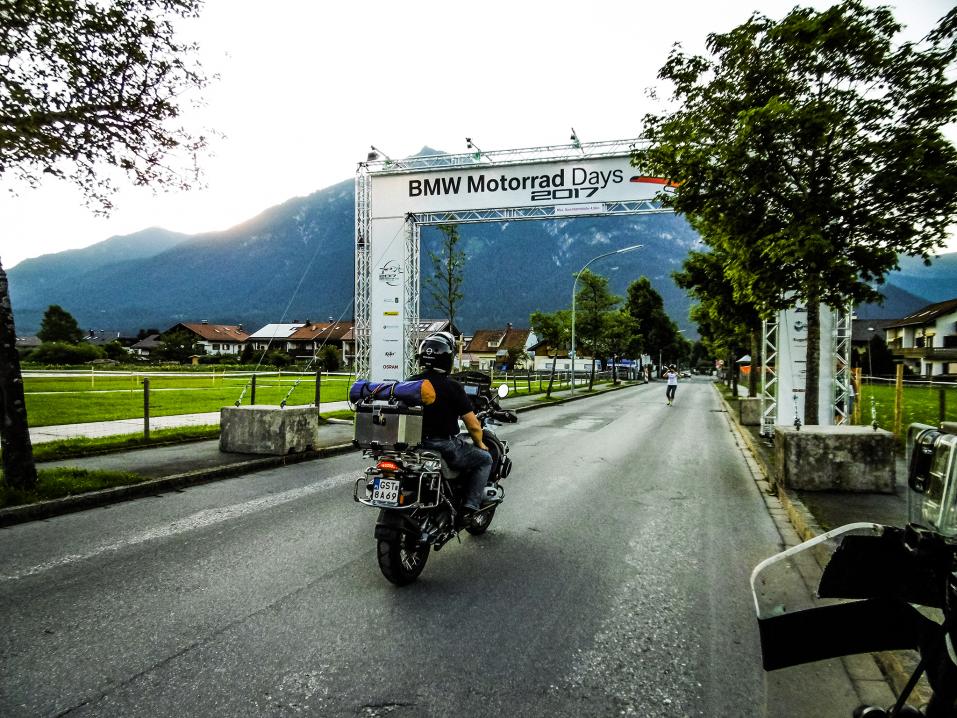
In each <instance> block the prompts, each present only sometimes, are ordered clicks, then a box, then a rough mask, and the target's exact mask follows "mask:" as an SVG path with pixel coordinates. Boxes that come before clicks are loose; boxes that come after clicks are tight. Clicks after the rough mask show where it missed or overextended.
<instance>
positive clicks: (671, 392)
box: [665, 364, 678, 406]
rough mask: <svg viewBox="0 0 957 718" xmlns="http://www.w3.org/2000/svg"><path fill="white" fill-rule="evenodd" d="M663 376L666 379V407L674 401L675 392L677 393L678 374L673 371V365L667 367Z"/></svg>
mask: <svg viewBox="0 0 957 718" xmlns="http://www.w3.org/2000/svg"><path fill="white" fill-rule="evenodd" d="M665 376H666V377H667V379H668V388H667V389H665V396H666V397H667V398H668V406H671V403H672V402H673V401H674V400H675V392H676V391H678V372H677V371H676V370H675V365H674V364H672V365H671V366H669V367H668V371H666V372H665Z"/></svg>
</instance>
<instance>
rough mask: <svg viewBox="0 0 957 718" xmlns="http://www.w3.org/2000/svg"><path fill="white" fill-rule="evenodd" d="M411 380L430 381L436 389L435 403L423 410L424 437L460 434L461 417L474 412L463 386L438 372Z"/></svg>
mask: <svg viewBox="0 0 957 718" xmlns="http://www.w3.org/2000/svg"><path fill="white" fill-rule="evenodd" d="M410 379H412V380H417V379H428V380H429V381H430V382H431V383H432V386H433V387H434V388H435V401H434V402H433V403H432V404H430V405H429V406H426V407H424V408H423V410H422V437H423V438H425V439H431V438H447V437H449V436H455V435H456V434H458V433H459V417H460V416H465V415H466V414H468V413H469V412H470V411H473V409H472V402H471V401H469V397H468V394H466V393H465V389H463V388H462V385H461V384H459V383H458V382H457V381H455V379H450V378H449V377H448V375H447V374H442V373H440V372H437V371H426V372H422V373H421V374H416V375H415V376H413V377H410Z"/></svg>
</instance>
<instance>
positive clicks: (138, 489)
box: [0, 444, 355, 527]
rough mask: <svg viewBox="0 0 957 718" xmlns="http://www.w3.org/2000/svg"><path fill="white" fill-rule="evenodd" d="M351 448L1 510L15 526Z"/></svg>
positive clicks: (2, 520)
mask: <svg viewBox="0 0 957 718" xmlns="http://www.w3.org/2000/svg"><path fill="white" fill-rule="evenodd" d="M350 451H355V447H354V446H353V445H352V444H338V445H335V446H327V447H324V448H321V449H316V450H314V451H303V452H300V453H298V454H287V455H286V456H267V457H263V458H259V459H250V460H248V461H240V462H237V463H233V464H226V465H224V466H217V467H214V468H211V469H196V470H195V471H187V472H184V473H182V474H172V475H171V476H162V477H160V478H158V479H149V480H147V481H142V482H140V483H138V484H129V485H127V486H114V487H112V488H109V489H101V490H99V491H90V492H88V493H84V494H77V495H76V496H64V497H62V498H59V499H51V500H49V501H40V502H38V503H35V504H25V505H23V506H11V507H9V508H5V509H0V527H5V526H13V525H14V524H19V523H25V522H27V521H36V520H39V519H48V518H52V517H53V516H60V515H62V514H68V513H73V512H75V511H82V510H84V509H92V508H96V507H98V506H105V505H107V504H112V503H117V502H119V501H127V500H130V499H137V498H142V497H143V496H151V495H154V494H159V493H163V492H164V491H169V490H171V489H179V488H183V487H186V486H195V485H196V484H203V483H206V482H208V481H214V480H216V479H225V478H229V477H232V476H240V475H242V474H247V473H253V472H255V471H263V470H265V469H272V468H275V467H278V466H285V465H287V464H298V463H300V462H303V461H312V460H314V459H322V458H325V457H327V456H336V455H338V454H345V453H348V452H350Z"/></svg>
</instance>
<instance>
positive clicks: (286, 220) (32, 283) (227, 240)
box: [7, 180, 957, 336]
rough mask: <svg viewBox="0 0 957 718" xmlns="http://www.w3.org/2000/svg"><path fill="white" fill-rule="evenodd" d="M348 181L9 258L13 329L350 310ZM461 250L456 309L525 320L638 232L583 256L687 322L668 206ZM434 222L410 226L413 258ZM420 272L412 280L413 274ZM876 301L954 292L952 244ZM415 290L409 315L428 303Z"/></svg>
mask: <svg viewBox="0 0 957 718" xmlns="http://www.w3.org/2000/svg"><path fill="white" fill-rule="evenodd" d="M353 204H354V187H353V181H352V180H347V181H344V182H340V183H339V184H336V185H333V186H332V187H328V188H326V189H324V190H321V191H318V192H315V193H313V194H311V195H309V196H308V197H297V198H294V199H290V200H288V201H287V202H285V203H283V204H281V205H278V206H276V207H272V208H270V209H267V210H266V211H264V212H262V213H261V214H259V215H258V216H256V217H254V218H253V219H250V220H249V221H247V222H244V223H242V224H239V225H237V226H235V227H232V228H231V229H228V230H225V231H222V232H211V233H205V234H198V235H183V234H177V233H174V232H168V231H166V230H163V229H158V228H153V229H146V230H143V231H141V232H137V233H135V234H131V235H127V236H117V237H111V238H110V239H107V240H105V241H103V242H100V243H98V244H95V245H93V246H91V247H87V248H85V249H76V250H70V251H67V252H60V253H58V254H52V255H46V256H43V257H37V258H34V259H28V260H25V261H23V262H21V263H20V264H18V265H17V266H15V267H13V268H12V269H10V270H8V272H7V274H8V278H9V281H10V294H11V301H12V303H13V309H14V313H15V320H16V325H17V333H18V334H19V335H21V336H23V335H29V334H35V333H36V331H37V330H38V329H39V327H40V322H41V319H42V316H43V313H44V311H46V308H47V307H48V306H49V305H51V304H59V305H61V306H62V307H63V308H64V309H66V310H67V311H69V312H70V313H71V314H73V315H74V316H75V317H76V318H77V321H78V322H79V324H80V327H81V328H82V329H84V330H85V329H94V330H97V331H99V330H101V329H102V330H106V331H119V332H122V333H123V334H135V333H136V332H137V331H138V330H139V329H141V328H148V327H155V328H158V329H160V330H164V329H166V328H168V327H170V326H172V325H173V324H176V323H177V322H187V321H201V320H208V321H209V322H210V323H222V324H243V325H244V326H245V327H246V328H248V329H249V330H250V331H254V330H255V329H258V328H259V327H260V326H262V325H264V324H267V323H269V322H279V321H293V320H301V321H305V320H307V319H310V320H312V321H324V320H326V319H328V318H329V317H333V318H339V317H342V318H344V319H349V318H352V316H353V307H352V296H353V284H354V279H353V277H354V262H353V259H354V246H355V240H354V206H353ZM460 235H461V237H462V240H463V241H462V246H463V249H464V250H465V252H466V255H467V264H466V270H465V279H464V286H463V291H464V294H465V299H463V301H462V302H461V305H460V307H459V316H458V317H457V323H458V324H459V325H460V327H461V328H462V329H463V330H465V331H467V332H471V331H474V330H476V329H480V328H492V327H500V326H504V325H505V324H506V323H507V322H512V323H513V324H514V325H516V326H528V316H529V314H530V313H531V312H533V311H536V310H542V311H554V310H556V309H561V308H566V307H568V306H569V305H570V303H571V288H572V279H573V276H574V273H575V272H577V271H579V270H580V269H581V267H582V266H583V265H584V264H585V263H586V262H588V261H589V260H590V259H592V258H593V257H594V256H596V255H597V254H600V253H602V252H606V251H608V250H610V249H614V248H616V247H622V246H626V245H630V244H635V243H636V242H640V243H642V244H643V245H644V248H643V249H641V250H639V251H636V252H631V253H628V254H623V255H621V256H619V257H613V258H611V257H610V258H608V259H607V260H603V261H602V262H600V263H596V264H593V265H592V267H591V268H592V269H593V270H594V271H595V272H597V273H599V274H602V275H604V276H607V277H608V278H609V283H610V286H611V289H612V291H613V292H614V293H616V294H618V295H624V294H625V291H626V288H627V286H628V284H629V283H630V282H631V281H633V280H635V279H637V278H638V277H640V276H642V275H644V276H647V277H648V278H649V279H650V280H651V282H652V285H653V286H654V287H655V289H657V290H658V292H660V293H661V295H662V297H663V299H664V303H665V309H666V311H667V312H668V314H669V315H670V316H671V317H672V319H674V321H675V322H677V323H678V325H679V326H680V327H681V328H683V329H685V330H686V332H687V333H688V334H687V335H688V336H695V335H696V331H695V328H694V327H693V325H692V324H691V323H690V321H689V319H688V309H689V305H690V301H689V299H688V297H687V296H686V295H685V293H684V291H683V290H681V289H679V288H678V287H676V286H675V284H674V282H673V281H672V279H671V272H673V271H674V270H676V269H679V268H680V267H681V263H682V261H683V260H684V258H685V256H686V255H687V253H688V252H689V250H690V249H691V248H692V247H693V246H694V244H695V243H696V241H697V235H696V234H695V232H694V231H693V230H692V229H691V228H690V226H689V225H688V224H687V222H685V221H684V220H683V219H682V218H680V217H675V216H673V215H639V216H621V217H601V218H577V219H561V220H547V221H536V222H530V221H522V222H503V223H489V224H468V225H462V226H461V227H460ZM440 237H441V235H440V233H439V232H438V230H436V229H434V228H425V229H424V230H423V232H422V263H421V266H422V268H423V270H425V271H426V272H428V271H431V262H430V261H429V252H430V251H437V249H438V245H439V242H440ZM423 286H424V285H423ZM883 292H884V295H885V297H886V301H885V304H884V306H883V307H877V306H872V305H867V306H863V307H858V310H857V314H858V316H860V317H862V318H874V319H878V318H896V317H900V316H904V315H906V314H909V313H911V312H913V311H915V310H916V309H919V308H920V307H921V306H923V305H925V304H928V303H930V302H933V301H942V300H944V299H949V298H952V297H954V296H957V253H954V254H947V255H943V256H941V257H940V258H938V259H937V260H936V261H935V262H934V264H933V265H932V266H931V267H924V266H923V265H922V264H921V263H920V262H919V260H917V261H915V260H910V259H904V260H903V261H902V263H901V271H900V272H895V273H893V274H892V275H891V276H890V277H889V279H888V284H886V285H885V287H884V289H883ZM437 314H438V313H437V312H436V310H435V309H434V306H433V304H432V302H431V301H430V298H429V297H428V296H427V293H426V292H425V291H424V290H423V296H422V307H421V315H422V316H423V317H431V316H437Z"/></svg>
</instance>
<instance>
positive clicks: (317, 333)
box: [286, 322, 356, 366]
mask: <svg viewBox="0 0 957 718" xmlns="http://www.w3.org/2000/svg"><path fill="white" fill-rule="evenodd" d="M323 346H332V347H335V348H336V350H337V351H338V352H339V361H340V363H341V364H342V365H343V366H351V365H352V362H353V361H354V360H355V354H356V351H355V332H354V331H353V322H318V323H309V324H304V325H303V326H301V327H299V328H298V329H297V330H296V331H295V332H293V333H292V334H290V335H289V336H288V337H287V338H286V351H288V352H289V353H290V354H292V355H293V356H294V357H296V358H297V359H303V358H306V359H311V358H312V357H313V356H315V355H316V354H318V353H319V351H320V350H321V349H322V347H323Z"/></svg>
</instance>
